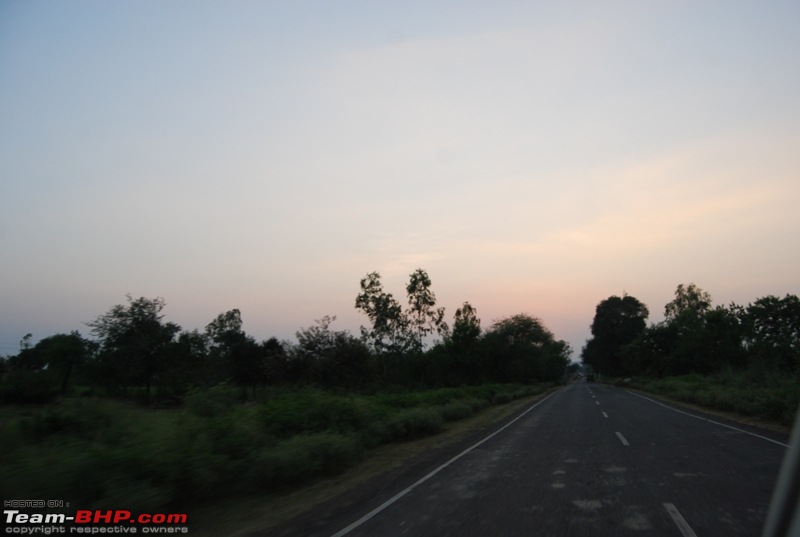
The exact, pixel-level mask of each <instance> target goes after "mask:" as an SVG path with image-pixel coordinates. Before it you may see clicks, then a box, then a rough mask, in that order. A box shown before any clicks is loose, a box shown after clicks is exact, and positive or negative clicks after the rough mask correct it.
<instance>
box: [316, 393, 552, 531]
mask: <svg viewBox="0 0 800 537" xmlns="http://www.w3.org/2000/svg"><path fill="white" fill-rule="evenodd" d="M560 391H561V390H560V389H559V390H556V391H554V392H552V393H549V394H547V395H546V396H544V397H543V398H541V399H539V400H538V401H536V402H535V403H534V404H533V405H531V406H530V407H529V408H528V409H527V410H526V411H525V412H523V413H522V414H520V415H519V416H517V417H516V418H514V419H513V420H511V421H509V422H508V423H506V424H505V425H503V426H502V427H501V428H500V429H498V430H496V431H495V432H493V433H492V434H490V435H489V436H487V437H486V438H484V439H483V440H481V441H480V442H477V443H476V444H474V445H472V446H470V447H468V448H467V449H465V450H464V451H462V452H461V453H459V454H458V455H456V456H455V457H453V458H452V459H450V460H449V461H447V462H446V463H444V464H442V465H441V466H439V467H438V468H436V469H435V470H434V471H432V472H431V473H429V474H428V475H426V476H425V477H423V478H422V479H420V480H419V481H417V482H416V483H414V484H413V485H411V486H409V487H408V488H406V489H404V490H402V491H400V492H398V493H397V494H395V495H394V496H392V497H391V498H389V499H388V500H386V501H385V502H383V503H382V504H381V505H379V506H378V507H376V508H375V509H373V510H372V511H370V512H369V513H367V514H366V515H364V516H362V517H361V518H359V519H358V520H356V521H355V522H353V523H352V524H350V525H349V526H347V527H345V528H343V529H341V530H339V531H337V532H336V533H334V534H333V535H332V536H331V537H342V536H343V535H347V534H348V533H350V532H351V531H353V530H354V529H356V528H357V527H359V526H360V525H361V524H363V523H364V522H367V521H368V520H369V519H371V518H372V517H374V516H375V515H377V514H378V513H380V512H381V511H383V510H384V509H386V508H387V507H389V506H390V505H392V504H393V503H395V502H396V501H397V500H399V499H400V498H402V497H403V496H405V495H406V494H408V493H409V492H411V491H412V490H414V489H415V488H416V487H418V486H419V485H421V484H423V483H424V482H425V481H427V480H428V479H430V478H432V477H433V476H435V475H436V474H438V473H439V472H441V471H442V470H444V469H445V468H447V467H448V466H450V465H451V464H453V463H454V462H456V461H457V460H458V459H460V458H461V457H463V456H464V455H466V454H467V453H469V452H470V451H472V450H473V449H475V448H476V447H478V446H480V445H481V444H483V443H484V442H487V441H489V439H491V438H493V437H494V436H496V435H498V434H500V433H501V432H503V431H504V430H506V429H507V428H508V427H510V426H511V425H513V424H514V423H515V422H516V421H517V420H519V419H521V418H522V417H523V416H525V414H527V413H528V412H530V411H531V410H533V409H534V408H536V407H537V406H539V405H541V404H542V403H544V402H545V401H546V400H547V399H549V398H550V396H551V395H553V394H555V393H558V392H560Z"/></svg>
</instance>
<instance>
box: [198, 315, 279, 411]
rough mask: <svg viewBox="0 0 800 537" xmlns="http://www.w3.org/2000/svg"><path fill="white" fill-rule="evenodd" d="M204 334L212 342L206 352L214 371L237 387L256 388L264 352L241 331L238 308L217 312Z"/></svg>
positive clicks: (262, 371) (262, 377) (263, 371)
mask: <svg viewBox="0 0 800 537" xmlns="http://www.w3.org/2000/svg"><path fill="white" fill-rule="evenodd" d="M206 336H207V337H208V338H209V340H210V341H211V343H212V346H211V350H210V354H211V358H212V360H213V361H214V362H215V363H216V365H217V370H218V371H219V372H220V373H221V374H222V375H223V376H225V377H229V378H231V379H233V381H234V382H235V383H236V384H238V385H239V386H242V387H245V388H250V389H251V391H252V394H253V398H255V395H256V388H257V386H258V385H260V384H264V383H265V382H266V378H265V375H266V367H265V363H264V362H265V360H264V354H263V353H262V352H261V347H260V346H259V345H258V343H256V341H255V340H254V339H253V338H252V337H250V336H248V335H247V334H245V332H244V330H242V314H241V312H240V311H239V310H238V309H232V310H229V311H226V312H225V313H220V314H219V315H217V317H216V318H215V319H214V320H213V321H211V322H210V323H208V325H206Z"/></svg>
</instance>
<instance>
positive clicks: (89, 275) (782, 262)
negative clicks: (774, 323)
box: [0, 0, 800, 357]
mask: <svg viewBox="0 0 800 537" xmlns="http://www.w3.org/2000/svg"><path fill="white" fill-rule="evenodd" d="M798 23H800V4H798V3H797V2H794V1H792V2H790V1H785V2H743V1H741V2H740V1H729V0H725V1H703V2H696V1H663V2H659V1H653V2H642V1H630V2H604V3H602V5H601V3H600V2H588V1H587V2H580V1H574V2H562V1H552V2H549V1H543V2H536V1H525V2H522V1H506V2H502V1H501V2H462V1H459V2H455V1H453V2H450V1H447V2H442V1H430V0H426V1H424V2H423V1H403V2H399V1H398V2H388V1H387V2H377V1H370V2H367V1H363V2H359V1H349V2H348V1H338V0H331V1H324V2H323V1H318V2H311V1H292V2H288V1H287V2H273V1H261V2H244V1H242V2H238V1H237V2H221V1H220V2H194V1H193V2H188V1H187V2H178V1H168V2H164V1H155V0H153V1H144V0H137V1H118V2H102V1H91V2H90V1H80V0H78V1H73V2H56V1H39V2H30V1H14V0H3V1H2V2H0V181H1V182H0V267H2V268H1V269H0V270H2V281H1V282H0V354H7V353H14V352H16V350H17V348H18V347H17V345H18V342H19V340H20V339H21V338H22V336H23V335H25V334H26V333H28V332H30V333H32V334H33V335H34V340H38V339H41V338H43V337H46V336H49V335H52V334H54V333H58V332H68V331H70V330H76V329H77V330H80V331H81V332H82V333H84V334H87V333H88V329H87V327H86V326H85V325H84V324H83V323H84V322H87V321H90V320H92V319H94V318H95V317H97V316H98V315H100V314H102V313H104V312H105V311H107V310H108V309H109V308H110V307H111V306H113V305H114V304H119V303H124V302H125V294H126V293H131V294H132V295H134V296H137V297H138V296H146V297H150V298H154V297H156V296H161V297H163V298H164V299H165V300H166V302H167V307H166V309H165V314H166V318H167V319H169V320H171V321H174V322H177V323H178V324H180V325H181V326H183V327H184V328H185V329H187V330H188V329H194V328H199V329H202V328H203V327H204V326H205V325H206V324H207V323H208V322H210V321H211V320H212V319H213V318H214V317H215V316H216V315H217V314H219V313H222V312H224V311H227V310H229V309H231V308H239V309H240V310H241V311H242V316H243V319H244V322H245V330H246V331H247V332H248V333H250V334H252V335H253V336H255V337H256V338H258V339H266V338H268V337H271V336H273V335H274V336H278V337H279V338H287V339H292V338H293V335H294V332H295V331H296V330H298V329H299V328H301V327H305V326H309V325H311V324H313V322H314V320H315V319H319V318H321V317H322V316H324V315H336V316H338V320H337V322H336V323H335V324H334V328H337V329H348V330H351V331H353V332H357V331H358V326H359V325H360V324H363V323H366V319H365V318H363V317H362V316H361V315H360V314H358V312H356V311H355V310H354V308H353V304H354V300H355V296H356V294H357V292H358V282H359V280H360V278H361V277H363V276H364V275H365V274H366V273H367V272H370V271H373V270H377V271H379V272H381V274H383V276H384V281H385V285H386V287H387V289H388V290H389V291H391V292H393V293H394V294H395V295H396V296H398V297H399V298H402V297H403V294H404V293H403V291H404V284H405V282H406V281H407V278H408V275H409V274H410V273H411V272H412V271H413V270H414V269H416V268H418V267H421V268H424V269H426V270H427V271H428V273H429V275H430V276H431V279H432V280H433V290H434V292H435V293H436V294H437V297H438V298H439V302H440V305H443V306H445V307H446V308H447V310H448V318H449V319H448V320H451V319H452V314H453V313H454V312H455V309H456V308H457V307H459V306H460V305H461V303H462V302H463V301H465V300H468V301H470V302H471V303H472V304H473V305H474V306H475V307H476V308H477V310H478V314H479V317H481V318H482V320H483V325H484V326H488V325H489V324H490V323H491V322H492V320H494V319H498V318H500V317H505V316H508V315H513V314H516V313H520V312H526V313H530V314H532V315H536V316H538V317H540V318H541V319H542V320H543V321H544V322H545V324H546V325H547V326H548V327H549V328H550V329H551V330H552V331H553V332H554V333H555V335H556V337H558V338H559V339H565V340H567V341H569V342H570V344H571V345H572V346H573V348H574V349H575V351H576V357H577V354H578V353H579V352H580V348H581V346H582V345H583V343H584V341H585V340H586V338H588V337H589V325H590V323H591V321H592V318H593V315H594V308H595V306H596V305H597V304H598V302H600V301H601V300H603V299H605V298H607V297H609V296H611V295H614V294H617V295H620V294H621V293H623V292H624V291H626V292H628V293H629V294H631V295H633V296H635V297H637V298H639V299H640V300H642V301H643V302H644V303H645V304H647V306H648V307H649V308H650V311H651V319H652V320H658V319H660V318H661V315H662V312H663V307H664V304H666V302H668V301H669V300H670V299H671V297H672V294H673V292H674V290H675V287H676V286H677V285H678V284H679V283H688V282H695V283H696V284H697V285H699V286H700V287H701V288H703V289H705V290H706V291H708V292H710V293H711V295H712V297H713V298H714V299H715V302H716V303H723V304H726V303H729V302H731V301H736V302H737V303H741V304H747V303H748V302H750V301H753V300H755V299H756V298H759V297H761V296H765V295H767V294H776V295H781V296H782V295H784V294H786V293H792V294H800V279H798V274H800V248H798V246H800V239H798V237H800V216H799V215H798V211H797V207H799V206H800V150H798V148H800V99H798V95H800V32H798V31H797V28H798Z"/></svg>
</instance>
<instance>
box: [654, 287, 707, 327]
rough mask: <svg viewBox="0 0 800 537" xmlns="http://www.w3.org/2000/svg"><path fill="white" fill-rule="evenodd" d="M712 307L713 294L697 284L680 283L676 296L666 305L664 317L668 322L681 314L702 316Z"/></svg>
mask: <svg viewBox="0 0 800 537" xmlns="http://www.w3.org/2000/svg"><path fill="white" fill-rule="evenodd" d="M710 309H711V295H710V294H708V293H707V292H705V291H703V290H702V289H700V288H699V287H697V286H696V285H695V284H693V283H690V284H689V285H686V286H684V285H683V284H679V285H678V287H677V288H676V289H675V298H674V299H673V300H672V301H671V302H669V303H668V304H667V305H666V306H664V317H665V319H666V321H667V322H672V321H675V320H677V319H678V318H679V317H681V316H685V315H687V314H691V315H693V316H695V317H702V316H704V315H705V314H706V313H708V311H709V310H710Z"/></svg>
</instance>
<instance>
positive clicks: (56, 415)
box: [0, 384, 547, 512]
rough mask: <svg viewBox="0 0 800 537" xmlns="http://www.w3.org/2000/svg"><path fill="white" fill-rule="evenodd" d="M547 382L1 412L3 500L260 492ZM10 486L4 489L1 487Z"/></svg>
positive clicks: (80, 402) (136, 503)
mask: <svg viewBox="0 0 800 537" xmlns="http://www.w3.org/2000/svg"><path fill="white" fill-rule="evenodd" d="M546 388H547V385H543V384H542V385H535V386H533V385H520V384H503V385H500V384H496V385H483V386H471V387H463V388H441V389H435V390H425V391H416V392H409V391H397V392H382V393H375V394H372V395H367V394H354V393H350V394H334V393H330V392H326V391H323V390H320V389H313V388H302V389H294V390H288V389H282V390H276V391H275V392H274V393H268V394H265V398H264V400H263V402H261V403H257V404H254V403H241V402H237V401H238V400H239V399H240V397H241V393H240V392H241V388H238V387H235V386H233V385H231V384H221V385H218V386H214V387H211V388H209V389H202V390H194V391H192V392H191V393H190V394H188V395H187V397H186V400H185V405H184V406H183V407H182V408H179V409H166V410H165V409H161V410H154V409H150V408H143V407H142V406H140V405H134V404H131V403H128V402H121V401H114V400H109V399H98V398H78V397H73V398H64V399H61V400H59V402H58V403H57V404H53V405H46V406H16V405H15V406H5V407H1V408H0V418H2V419H0V424H1V425H0V450H1V451H2V452H3V464H2V465H0V483H2V489H3V490H2V491H0V492H2V493H3V496H4V497H7V498H8V497H25V498H27V497H47V498H65V499H68V500H69V501H71V502H75V504H76V505H80V506H82V507H85V508H93V507H97V508H103V507H107V508H115V507H119V505H123V504H124V505H125V506H126V508H134V509H137V510H140V511H151V512H158V511H159V510H163V509H164V508H165V507H182V506H192V507H194V508H196V507H197V506H198V505H202V504H203V503H204V502H209V501H212V500H216V499H220V498H225V497H231V496H237V495H246V494H268V493H273V492H279V491H282V490H285V489H287V488H290V487H295V486H298V485H302V484H304V483H307V482H309V481H311V480H314V479H316V478H319V477H322V476H327V475H333V474H336V473H338V472H342V471H343V470H345V469H346V468H348V467H350V466H352V465H353V464H355V463H356V462H358V461H359V460H361V459H362V458H363V457H365V456H366V455H367V453H368V452H369V450H370V449H371V448H374V447H376V446H378V445H380V444H385V443H388V442H401V441H405V440H408V439H412V438H416V437H420V436H424V435H429V434H433V433H436V432H439V431H440V430H441V429H442V428H443V426H444V424H445V423H447V422H449V421H454V420H458V419H462V418H465V417H468V416H471V415H473V414H474V413H475V412H477V411H478V410H480V409H482V408H485V407H487V406H488V405H490V404H497V403H504V402H507V401H511V400H513V399H515V398H519V397H524V396H528V395H533V394H537V393H541V392H543V391H544V390H545V389H546ZM12 493H13V494H12Z"/></svg>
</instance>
